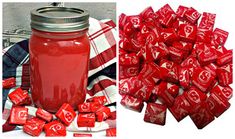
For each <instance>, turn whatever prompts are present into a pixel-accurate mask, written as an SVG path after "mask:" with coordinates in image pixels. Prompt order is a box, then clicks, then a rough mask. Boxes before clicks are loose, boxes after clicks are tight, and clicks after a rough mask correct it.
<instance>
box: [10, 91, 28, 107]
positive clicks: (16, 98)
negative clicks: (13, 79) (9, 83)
mask: <svg viewBox="0 0 235 139" xmlns="http://www.w3.org/2000/svg"><path fill="white" fill-rule="evenodd" d="M8 97H9V98H10V100H11V101H12V102H13V104H14V105H24V104H31V99H30V97H29V94H28V92H27V91H26V90H22V89H21V88H17V89H16V90H14V91H13V92H11V93H10V94H9V95H8Z"/></svg>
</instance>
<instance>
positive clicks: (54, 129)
mask: <svg viewBox="0 0 235 139" xmlns="http://www.w3.org/2000/svg"><path fill="white" fill-rule="evenodd" d="M44 131H45V134H46V136H47V137H60V136H66V128H65V126H64V125H63V124H62V123H60V122H59V121H57V120H54V121H52V122H50V123H47V124H46V125H45V126H44Z"/></svg>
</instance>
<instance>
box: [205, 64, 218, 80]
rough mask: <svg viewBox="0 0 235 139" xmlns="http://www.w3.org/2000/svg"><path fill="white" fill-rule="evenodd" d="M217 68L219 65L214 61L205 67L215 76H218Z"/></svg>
mask: <svg viewBox="0 0 235 139" xmlns="http://www.w3.org/2000/svg"><path fill="white" fill-rule="evenodd" d="M217 68H218V67H217V66H216V65H215V64H214V63H210V64H208V65H206V66H204V69H206V70H207V71H209V72H210V73H211V74H212V75H213V76H215V77H216V70H217Z"/></svg>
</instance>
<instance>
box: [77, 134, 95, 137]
mask: <svg viewBox="0 0 235 139" xmlns="http://www.w3.org/2000/svg"><path fill="white" fill-rule="evenodd" d="M73 137H92V134H84V133H73Z"/></svg>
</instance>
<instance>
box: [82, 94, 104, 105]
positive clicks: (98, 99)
mask: <svg viewBox="0 0 235 139" xmlns="http://www.w3.org/2000/svg"><path fill="white" fill-rule="evenodd" d="M86 101H87V102H96V103H98V104H100V105H104V104H105V103H106V102H107V98H106V97H105V96H95V97H92V98H89V99H87V100H86Z"/></svg>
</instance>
